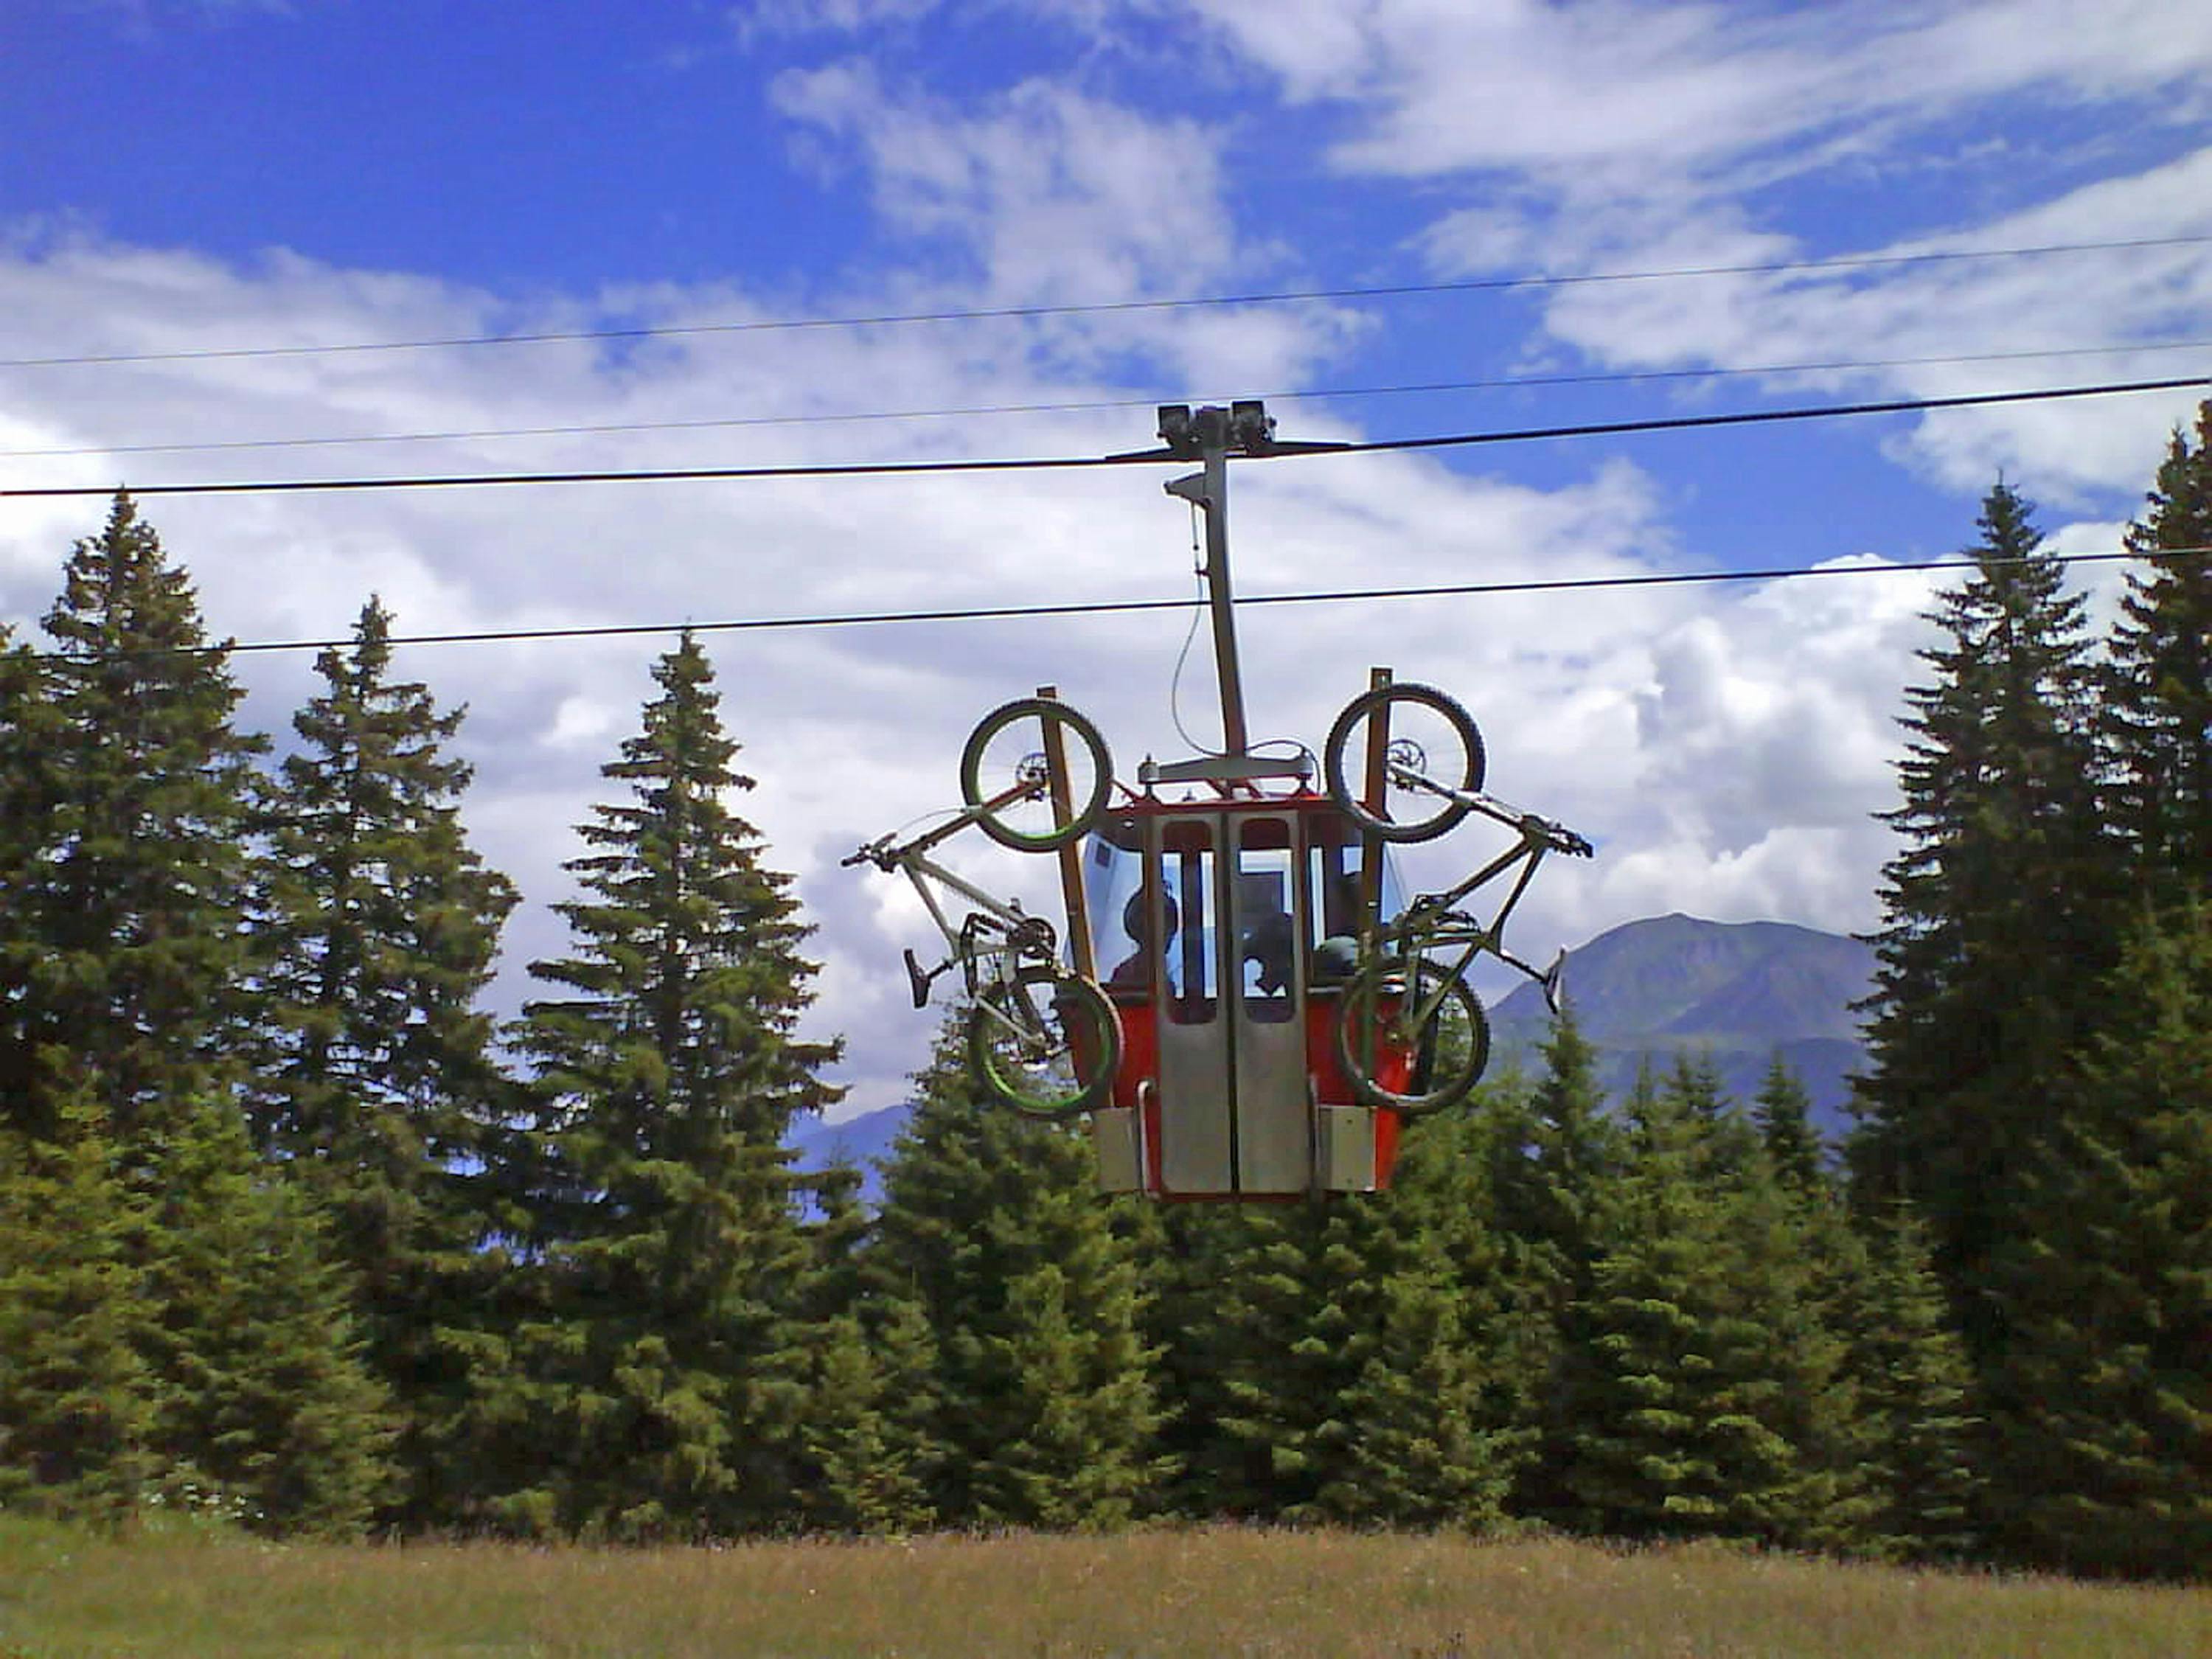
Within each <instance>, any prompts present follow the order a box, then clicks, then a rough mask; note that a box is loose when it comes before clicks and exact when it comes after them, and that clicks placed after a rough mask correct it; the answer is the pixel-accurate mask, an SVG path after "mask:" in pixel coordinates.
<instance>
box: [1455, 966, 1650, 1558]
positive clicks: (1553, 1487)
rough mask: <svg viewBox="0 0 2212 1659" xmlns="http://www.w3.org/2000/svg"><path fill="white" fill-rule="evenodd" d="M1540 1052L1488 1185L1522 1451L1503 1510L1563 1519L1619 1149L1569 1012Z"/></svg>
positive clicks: (1569, 1503)
mask: <svg viewBox="0 0 2212 1659" xmlns="http://www.w3.org/2000/svg"><path fill="white" fill-rule="evenodd" d="M1543 1054H1544V1061H1545V1069H1544V1073H1543V1075H1542V1076H1541V1078H1540V1079H1539V1080H1538V1082H1537V1085H1536V1087H1535V1090H1534V1093H1533V1094H1532V1095H1531V1096H1530V1097H1529V1100H1528V1106H1527V1108H1526V1109H1525V1110H1516V1109H1514V1108H1513V1107H1512V1106H1511V1105H1510V1103H1509V1104H1508V1106H1507V1107H1506V1109H1504V1112H1503V1113H1502V1114H1501V1116H1500V1121H1499V1125H1498V1133H1497V1135H1496V1137H1495V1139H1494V1140H1493V1146H1494V1156H1495V1158H1496V1170H1495V1174H1494V1175H1493V1177H1492V1183H1493V1188H1494V1190H1495V1192H1496V1194H1497V1200H1496V1201H1497V1216H1498V1219H1497V1231H1498V1237H1499V1238H1500V1241H1501V1244H1502V1248H1503V1249H1504V1265H1503V1268H1502V1272H1501V1277H1500V1284H1501V1289H1502V1292H1503V1296H1504V1304H1505V1305H1504V1317H1503V1321H1502V1326H1501V1328H1502V1330H1503V1331H1504V1332H1506V1333H1510V1334H1511V1335H1512V1337H1513V1338H1514V1339H1515V1340H1513V1341H1512V1342H1511V1344H1510V1347H1509V1353H1510V1357H1511V1359H1512V1362H1513V1363H1512V1364H1511V1366H1510V1369H1509V1370H1508V1371H1507V1375H1508V1376H1512V1375H1513V1374H1515V1373H1516V1372H1517V1373H1518V1376H1519V1377H1520V1383H1519V1386H1518V1388H1517V1389H1516V1390H1515V1395H1516V1399H1515V1403H1514V1407H1513V1410H1512V1413H1511V1420H1513V1421H1514V1422H1515V1423H1516V1424H1517V1425H1519V1426H1520V1428H1521V1429H1522V1432H1523V1434H1524V1436H1525V1437H1526V1440H1527V1443H1528V1454H1527V1456H1526V1457H1525V1459H1524V1460H1523V1462H1522V1464H1521V1466H1520V1469H1519V1473H1518V1475H1517V1478H1516V1487H1515V1492H1514V1494H1513V1498H1512V1500H1511V1502H1512V1508H1513V1510H1514V1512H1515V1513H1516V1514H1519V1515H1522V1516H1532V1517H1541V1518H1545V1519H1548V1520H1552V1521H1555V1522H1567V1521H1570V1520H1571V1518H1572V1516H1573V1515H1574V1513H1575V1510H1576V1504H1575V1501H1574V1499H1573V1498H1572V1496H1571V1494H1570V1493H1569V1492H1568V1491H1567V1490H1566V1487H1565V1471H1566V1469H1567V1467H1568V1465H1569V1464H1570V1462H1571V1461H1572V1459H1573V1455H1574V1451H1575V1446H1576V1443H1577V1424H1576V1421H1575V1413H1576V1407H1575V1405H1574V1403H1573V1400H1574V1389H1573V1388H1572V1386H1571V1383H1572V1379H1573V1377H1574V1376H1575V1375H1576V1373H1577V1367H1578V1365H1579V1363H1580V1359H1581V1357H1582V1356H1583V1353H1584V1352H1586V1350H1587V1346H1588V1344H1589V1340H1591V1335H1592V1333H1591V1332H1590V1331H1589V1328H1587V1316H1588V1313H1589V1307H1590V1297H1591V1293H1592V1289H1593V1285H1594V1284H1595V1267H1596V1263H1597V1260H1598V1257H1599V1255H1600V1254H1601V1250H1602V1241H1601V1236H1600V1232H1599V1218H1600V1215H1601V1205H1602V1203H1603V1201H1604V1198H1605V1194H1606V1193H1607V1190H1608V1189H1609V1188H1610V1185H1611V1183H1612V1182H1613V1180H1614V1179H1615V1178H1616V1177H1617V1176H1618V1175H1619V1174H1620V1169H1621V1164H1622V1159H1623V1155H1624V1152H1625V1148H1624V1146H1623V1144H1622V1138H1621V1135H1620V1129H1619V1127H1618V1126H1617V1125H1616V1124H1615V1123H1614V1122H1613V1120H1612V1119H1611V1118H1610V1117H1608V1116H1607V1112H1606V1104H1605V1097H1604V1094H1603V1092H1602V1091H1601V1090H1600V1089H1599V1087H1598V1083H1597V1074H1596V1066H1597V1051H1596V1049H1595V1047H1593V1046H1592V1044H1591V1043H1590V1042H1589V1039H1588V1038H1587V1037H1585V1036H1583V1032H1582V1027H1581V1025H1580V1024H1579V1023H1578V1022H1577V1019H1576V1018H1575V1013H1574V1009H1573V1006H1572V1005H1571V1004H1570V1005H1569V1006H1567V1007H1566V1008H1565V1009H1563V1010H1562V1011H1561V1012H1560V1015H1559V1018H1558V1020H1557V1021H1556V1022H1555V1023H1554V1024H1553V1027H1552V1031H1551V1034H1550V1036H1548V1037H1547V1039H1546V1041H1545V1044H1544V1048H1543ZM1646 1081H1647V1082H1648V1078H1647V1079H1646Z"/></svg>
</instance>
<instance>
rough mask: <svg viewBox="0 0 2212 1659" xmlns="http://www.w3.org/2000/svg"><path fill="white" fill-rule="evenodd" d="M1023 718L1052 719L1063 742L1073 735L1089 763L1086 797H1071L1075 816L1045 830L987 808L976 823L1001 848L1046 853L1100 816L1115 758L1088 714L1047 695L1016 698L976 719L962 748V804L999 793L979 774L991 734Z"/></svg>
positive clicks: (1086, 830)
mask: <svg viewBox="0 0 2212 1659" xmlns="http://www.w3.org/2000/svg"><path fill="white" fill-rule="evenodd" d="M1018 720H1037V721H1039V722H1040V723H1041V724H1042V723H1049V722H1054V721H1056V722H1058V723H1059V725H1060V726H1062V727H1063V728H1064V731H1063V733H1062V736H1063V740H1066V739H1068V738H1072V739H1073V741H1074V742H1076V743H1078V744H1081V746H1082V748H1083V750H1084V751H1085V753H1086V754H1087V755H1088V756H1089V757H1090V761H1091V793H1090V796H1089V798H1088V799H1085V800H1080V801H1071V802H1070V803H1069V806H1070V809H1071V811H1072V814H1073V816H1071V817H1070V818H1069V819H1068V821H1067V822H1066V823H1063V824H1059V825H1056V826H1054V828H1052V829H1048V830H1042V831H1034V830H1024V829H1022V828H1021V827H1020V826H1018V824H1014V823H1009V822H1007V821H1006V820H1005V819H1004V818H1002V817H1000V816H999V814H998V813H997V812H985V813H984V814H982V816H981V817H979V818H977V819H976V822H977V823H980V824H981V825H982V827H983V833H984V834H985V835H987V836H990V838H991V839H992V840H993V841H995V842H998V843H999V844H1000V846H1001V847H1011V848H1013V849H1014V850H1015V851H1017V852H1020V853H1049V852H1051V851H1053V850H1054V848H1060V847H1065V846H1066V845H1067V844H1068V842H1072V841H1074V840H1076V839H1078V838H1079V837H1080V836H1085V835H1087V834H1088V833H1089V832H1090V831H1091V829H1092V827H1093V826H1094V825H1096V824H1097V822H1098V819H1099V817H1100V815H1101V814H1102V813H1103V812H1104V811H1105V810H1106V796H1107V793H1108V791H1109V790H1110V789H1111V788H1112V787H1113V786H1114V757H1112V755H1110V754H1109V752H1108V751H1107V748H1106V739H1105V738H1104V736H1103V734H1101V732H1099V730H1098V728H1097V726H1094V725H1093V724H1092V723H1091V720H1090V719H1089V718H1088V717H1087V716H1085V715H1084V714H1079V713H1078V712H1077V711H1076V710H1074V709H1073V708H1069V707H1068V706H1067V705H1066V703H1064V702H1055V701H1054V700H1053V699H1052V698H1049V697H1017V698H1016V699H1015V700H1014V701H1013V702H1009V703H1005V704H1002V705H1000V707H999V708H994V709H993V710H992V711H991V712H990V713H989V714H986V715H984V716H983V718H982V719H981V720H979V721H977V722H976V726H975V730H974V731H973V732H969V734H968V742H967V744H966V746H965V747H963V749H962V750H961V751H960V799H961V800H962V801H963V803H964V804H965V805H969V806H971V807H973V806H981V805H983V803H984V802H986V801H987V800H988V799H991V797H992V796H993V795H994V794H996V793H999V790H998V789H997V788H994V787H989V786H988V785H987V782H986V781H985V779H984V778H983V775H982V772H983V763H984V756H985V753H986V751H987V750H988V749H989V748H990V746H991V740H992V739H993V738H995V737H997V736H998V735H999V734H1000V732H1004V731H1005V730H1006V728H1007V727H1009V726H1012V725H1013V724H1014V723H1015V722H1016V721H1018ZM1007 781H1011V780H1007ZM1001 787H1003V785H1002V786H1001Z"/></svg>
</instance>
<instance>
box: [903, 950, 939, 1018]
mask: <svg viewBox="0 0 2212 1659" xmlns="http://www.w3.org/2000/svg"><path fill="white" fill-rule="evenodd" d="M937 974H938V970H937V969H929V970H928V971H927V972H926V973H925V972H924V971H923V970H922V966H921V963H919V962H916V961H915V958H914V951H912V950H911V949H909V950H908V951H907V953H906V979H907V984H908V986H909V987H911V988H912V990H913V992H914V1006H915V1007H917V1008H927V1006H929V981H932V980H933V979H935V978H936V977H937Z"/></svg>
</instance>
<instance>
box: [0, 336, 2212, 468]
mask: <svg viewBox="0 0 2212 1659" xmlns="http://www.w3.org/2000/svg"><path fill="white" fill-rule="evenodd" d="M2205 347H2212V336H2205V337H2197V338H2192V339H2183V340H2138V341H2134V342H2127V343H2115V344H2111V345H2095V346H2051V347H2043V348H2038V349H2028V350H2019V351H1978V352H1957V353H1951V354H1948V355H1944V356H1919V357H1862V358H1850V359H1836V360H1832V361H1829V362H1801V363H1744V364H1729V365H1725V366H1716V367H1713V368H1649V369H1617V370H1607V371H1605V372H1602V373H1591V374H1504V375H1495V376H1491V377H1488V378H1485V379H1479V380H1415V381H1408V382H1405V383H1401V384H1399V385H1395V386H1316V387H1308V388H1305V389H1303V390H1290V391H1283V390H1278V391H1273V392H1250V393H1247V394H1243V395H1246V396H1250V397H1255V398H1260V399H1261V401H1263V402H1267V403H1291V402H1300V401H1304V402H1318V401H1321V400H1323V399H1330V400H1348V399H1351V398H1395V397H1405V396H1411V395H1419V394H1431V393H1441V392H1498V391H1515V390H1520V389H1524V388H1537V387H1554V386H1635V385H1644V384H1651V383H1656V382H1661V381H1677V380H1727V379H1731V378H1737V377H1742V376H1747V375H1784V374H1853V373H1857V372H1861V371H1863V370H1867V369H1875V368H1954V367H1957V366H1960V365H1962V364H1967V363H2002V362H2036V361H2044V360H2048V359H2052V358H2059V357H2112V356H2134V355H2136V354H2138V353H2150V352H2160V351H2185V350H2193V349H2203V348H2205ZM1228 401H1230V399H1229V398H1228V397H1226V396H1223V397H1219V398H1199V397H1192V396H1181V397H1174V396H1167V395H1163V394H1154V395H1152V396H1150V397H1143V398H1066V399H1062V400H1060V401H1058V402H1053V403H1029V404H960V405H953V406H944V407H936V408H919V409H878V410H831V411H824V412H820V413H816V414H811V415H731V416H714V417H711V418H706V419H700V420H690V421H605V422H577V423H570V424H566V425H555V426H517V427H477V428H455V429H453V430H449V431H442V432H440V431H429V432H374V433H356V434H354V435H327V436H319V437H313V438H233V439H226V440H221V441H198V442H191V443H183V442H178V443H137V444H78V445H74V446H70V447H59V448H49V449H0V460H59V459H66V458H69V457H73V456H79V455H186V454H209V453H217V452H222V451H234V450H257V449H331V448H348V447H352V446H354V445H357V444H358V445H369V444H410V443H479V442H484V441H492V440H500V439H508V438H579V437H609V436H614V435H623V434H632V433H649V432H707V431H720V430H735V429H739V428H749V427H785V426H789V427H799V426H845V425H859V424H864V423H868V422H891V421H934V420H953V419H972V418H976V417H981V416H999V415H1072V414H1088V413H1097V412H1103V411H1105V410H1116V409H1151V408H1153V407H1155V406H1157V405H1158V404H1164V403H1176V402H1182V403H1201V402H1215V403H1225V402H1228Z"/></svg>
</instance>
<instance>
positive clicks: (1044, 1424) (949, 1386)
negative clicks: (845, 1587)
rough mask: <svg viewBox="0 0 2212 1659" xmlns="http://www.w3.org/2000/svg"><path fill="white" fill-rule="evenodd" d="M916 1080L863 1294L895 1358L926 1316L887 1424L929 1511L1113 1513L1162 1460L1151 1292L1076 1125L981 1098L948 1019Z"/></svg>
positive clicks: (1125, 1506)
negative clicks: (922, 1371) (912, 1376)
mask: <svg viewBox="0 0 2212 1659" xmlns="http://www.w3.org/2000/svg"><path fill="white" fill-rule="evenodd" d="M917 1083H918V1085H919V1095H918V1098H917V1100H916V1103H915V1109H914V1114H913V1116H912V1117H911V1118H910V1119H909V1120H908V1124H907V1127H906V1129H905V1131H904V1133H902V1135H901V1136H900V1138H899V1140H898V1142H897V1144H896V1146H895V1148H894V1150H893V1152H892V1156H891V1158H890V1161H889V1162H888V1164H886V1166H885V1169H884V1206H883V1209H882V1211H881V1212H880V1213H879V1214H878V1218H877V1230H876V1237H875V1240H874V1241H873V1243H872V1244H871V1246H870V1248H869V1250H868V1254H867V1258H866V1287H867V1296H866V1300H865V1302H864V1304H863V1305H864V1310H866V1313H867V1315H868V1316H869V1318H870V1320H871V1322H872V1324H873V1326H874V1328H876V1329H877V1330H878V1331H879V1332H881V1331H890V1332H894V1333H895V1332H897V1331H900V1330H903V1331H904V1332H905V1333H906V1336H905V1339H904V1340H903V1341H902V1345H901V1346H903V1347H904V1348H905V1350H906V1351H907V1352H908V1355H909V1356H910V1357H911V1356H915V1355H916V1354H917V1353H918V1352H919V1350H920V1346H921V1345H920V1344H919V1343H918V1342H917V1341H916V1340H915V1337H914V1331H915V1328H916V1327H918V1326H926V1328H927V1331H928V1333H929V1348H930V1350H931V1352H929V1354H928V1358H929V1359H930V1360H931V1362H932V1364H931V1373H930V1375H929V1376H928V1377H927V1381H926V1383H924V1384H923V1386H922V1387H921V1389H919V1390H917V1391H916V1395H915V1397H914V1398H913V1399H911V1400H910V1401H909V1402H908V1407H906V1408H905V1409H904V1410H902V1412H900V1413H896V1415H895V1418H894V1421H893V1425H892V1426H893V1428H894V1430H895V1431H896V1434H897V1436H898V1437H899V1438H900V1440H901V1442H902V1445H903V1446H904V1447H905V1448H906V1449H907V1450H906V1452H905V1454H904V1455H908V1456H909V1457H910V1458H911V1460H912V1464H913V1467H915V1469H916V1471H917V1473H918V1474H919V1475H920V1476H921V1480H923V1482H924V1484H925V1486H926V1489H927V1493H928V1497H929V1503H930V1507H931V1509H932V1510H933V1512H934V1513H935V1515H936V1517H937V1519H938V1520H939V1522H941V1523H946V1524H952V1525H974V1524H978V1523H981V1524H986V1525H1011V1526H1038V1527H1053V1528H1067V1527H1100V1526H1111V1525H1114V1524H1116V1523H1118V1522H1122V1521H1125V1520H1127V1519H1128V1518H1130V1517H1131V1516H1133V1515H1135V1514H1137V1513H1138V1512H1139V1511H1140V1510H1143V1509H1145V1508H1146V1507H1148V1506H1149V1505H1150V1504H1151V1503H1152V1498H1153V1494H1154V1492H1155V1490H1156V1489H1157V1487H1158V1482H1159V1477H1160V1474H1161V1473H1162V1472H1161V1470H1160V1468H1159V1467H1158V1447H1157V1445H1156V1443H1155V1431H1156V1430H1157V1429H1158V1424H1159V1415H1160V1413H1159V1407H1158V1404H1157V1403H1156V1401H1155V1398H1154V1394H1153V1385H1152V1358H1153V1356H1152V1352H1151V1351H1150V1350H1149V1349H1148V1348H1147V1346H1146V1343H1145V1341H1144V1339H1143V1335H1142V1326H1141V1319H1140V1316H1141V1314H1142V1311H1143V1308H1144V1304H1145V1302H1146V1298H1147V1296H1148V1291H1146V1288H1145V1285H1144V1284H1143V1282H1142V1279H1141V1276H1140V1271H1141V1270H1140V1264H1139V1262H1138V1261H1137V1260H1136V1259H1135V1257H1134V1255H1133V1252H1132V1250H1131V1249H1130V1248H1129V1245H1128V1243H1127V1241H1126V1239H1125V1238H1124V1237H1122V1236H1121V1234H1120V1233H1118V1232H1117V1231H1116V1230H1115V1226H1114V1225H1113V1217H1112V1214H1111V1212H1110V1209H1109V1207H1108V1206H1105V1205H1103V1204H1102V1203H1101V1201H1100V1200H1099V1199H1098V1197H1097V1193H1096V1191H1095V1188H1094V1184H1093V1183H1094V1182H1095V1179H1096V1176H1095V1170H1094V1167H1093V1161H1092V1154H1091V1148H1090V1145H1089V1142H1088V1140H1087V1139H1085V1137H1084V1136H1083V1135H1082V1134H1081V1133H1080V1132H1079V1131H1077V1130H1073V1129H1068V1128H1063V1127H1059V1126H1056V1125H1049V1124H1042V1123H1037V1122H1035V1121H1030V1120H1028V1119H1024V1118H1021V1117H1018V1116H1017V1115H1014V1114H1012V1113H1010V1112H1007V1111H1006V1110H1005V1109H1003V1108H1001V1107H999V1106H997V1105H994V1104H993V1103H990V1102H989V1101H987V1099H986V1097H984V1095H983V1094H982V1092H981V1090H980V1089H979V1087H978V1086H977V1085H976V1084H975V1079H973V1078H972V1077H971V1076H970V1075H969V1072H968V1069H967V1065H966V1060H965V1059H964V1051H963V1048H962V1046H961V1042H960V1039H959V1034H958V1029H957V1022H956V1024H954V1025H951V1026H948V1028H947V1030H946V1032H945V1036H944V1037H943V1038H942V1039H941V1040H940V1042H939V1044H938V1048H937V1052H936V1054H935V1055H934V1057H933V1060H932V1062H931V1064H930V1066H929V1068H928V1069H927V1071H926V1072H925V1073H922V1075H921V1077H920V1078H919V1079H917ZM908 1363H911V1358H909V1362H908ZM916 1407H919V1409H915V1408H916Z"/></svg>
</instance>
